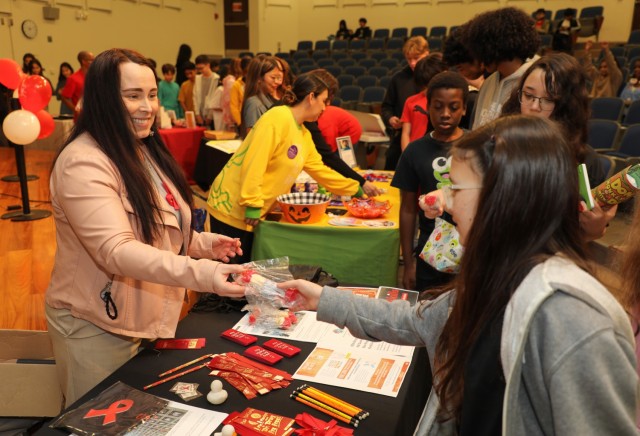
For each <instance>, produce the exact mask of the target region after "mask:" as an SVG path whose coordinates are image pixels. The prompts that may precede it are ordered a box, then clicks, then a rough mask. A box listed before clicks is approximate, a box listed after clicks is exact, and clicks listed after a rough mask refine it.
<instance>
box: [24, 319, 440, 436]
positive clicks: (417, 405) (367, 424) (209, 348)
mask: <svg viewBox="0 0 640 436" xmlns="http://www.w3.org/2000/svg"><path fill="white" fill-rule="evenodd" d="M240 317H241V314H240V313H238V312H232V313H227V314H221V313H213V312H211V313H190V314H189V315H188V316H187V317H186V318H185V319H184V320H183V321H181V322H180V324H179V325H178V330H177V333H176V337H177V338H197V337H205V338H206V339H207V344H206V346H205V348H203V349H200V350H164V351H162V352H158V351H155V350H153V349H152V346H153V345H152V344H149V347H147V348H145V349H144V350H142V351H141V352H140V353H139V354H138V355H137V356H136V357H134V358H133V359H131V360H130V361H129V362H127V363H126V364H124V365H123V366H122V367H121V368H120V369H118V370H117V371H116V372H115V373H114V374H112V375H111V376H109V377H108V378H106V379H105V380H104V381H102V382H101V383H100V384H99V385H98V386H96V387H95V388H94V389H93V390H91V391H90V392H89V393H87V394H86V395H85V396H84V397H83V398H81V399H80V400H78V402H77V403H76V405H80V404H82V403H84V402H86V401H87V400H89V399H91V398H93V397H95V396H97V395H98V394H99V393H100V392H102V391H103V390H105V389H106V388H108V387H109V386H111V385H112V384H113V383H115V382H116V381H118V380H120V381H122V382H124V383H126V384H128V385H130V386H132V387H135V388H138V389H142V387H143V386H146V385H148V384H150V383H152V382H154V381H156V380H158V377H157V376H158V374H160V373H162V372H164V371H166V370H168V369H171V368H174V367H176V366H178V365H180V364H182V363H185V362H188V361H190V360H193V359H195V358H197V357H200V356H202V355H204V354H207V353H223V352H228V351H235V352H237V353H242V352H243V351H244V349H245V347H243V346H241V345H238V344H235V343H233V342H229V341H227V340H225V339H222V338H220V333H221V332H223V331H224V330H226V329H228V328H230V327H232V326H233V325H234V324H235V323H236V322H237V321H238V320H239V319H240ZM268 339H269V338H265V337H258V342H257V343H256V345H261V344H262V343H264V342H265V341H266V340H268ZM291 343H292V344H293V345H295V346H297V347H299V348H301V349H302V351H301V352H300V354H298V355H297V356H295V357H293V358H291V359H288V358H286V357H285V358H284V359H283V360H281V361H280V362H279V363H278V364H277V365H276V366H275V368H278V369H281V370H285V371H288V372H289V373H291V374H293V373H294V372H295V370H296V369H297V368H298V367H299V366H300V365H301V364H302V362H303V361H304V359H305V358H306V357H307V356H308V355H309V353H310V352H311V351H312V350H313V348H314V347H315V344H312V343H308V342H296V341H291ZM428 365H429V364H428V360H427V358H426V352H425V349H424V348H420V349H416V352H415V353H414V356H413V361H412V363H411V367H410V368H409V371H408V373H407V378H406V379H405V382H404V383H403V385H402V388H401V390H400V392H399V394H398V396H397V397H396V398H391V397H387V396H383V395H376V394H371V393H367V392H361V391H355V390H351V389H346V388H339V387H335V386H328V385H321V384H314V386H317V387H318V388H319V389H321V390H323V391H326V392H328V393H330V394H332V395H335V396H337V397H339V398H342V399H344V400H345V401H347V402H349V403H351V404H355V405H356V406H359V407H361V408H363V409H365V410H368V411H369V412H370V413H371V415H370V416H369V417H368V418H367V419H365V420H364V421H362V422H361V424H360V427H358V428H357V429H356V430H355V435H363V436H364V435H366V436H370V435H371V436H375V435H380V436H398V435H411V434H413V430H414V429H415V427H416V425H417V422H418V419H419V417H420V415H421V413H422V409H423V408H424V404H425V402H426V399H427V396H428V392H429V387H430V384H431V372H430V371H429V367H428ZM208 374H209V371H208V370H207V369H206V368H205V369H201V370H198V371H195V372H192V373H190V374H187V375H185V376H183V377H179V378H178V379H175V380H171V381H169V382H167V383H164V384H161V385H159V386H156V387H153V388H151V389H148V390H147V391H146V392H149V393H151V394H154V395H157V396H159V397H163V398H166V399H169V400H172V401H176V402H184V401H183V400H182V399H181V398H180V397H179V396H177V395H176V394H174V393H173V392H169V389H171V387H172V386H173V385H174V384H175V383H176V382H178V381H182V382H187V383H200V386H199V389H198V390H199V391H200V392H202V393H203V396H202V397H199V398H196V399H194V400H192V401H190V402H188V403H187V404H189V405H191V406H195V407H202V408H205V409H212V410H216V411H220V412H225V413H230V412H233V411H242V410H244V409H245V408H246V407H253V408H255V409H259V410H264V411H267V412H271V413H276V414H280V415H284V416H288V417H291V418H295V416H296V415H297V414H298V413H302V412H307V413H310V414H312V415H313V416H315V417H317V418H320V419H322V420H324V421H329V420H330V419H331V417H329V416H328V415H325V414H323V413H320V412H317V411H316V410H314V409H312V408H310V407H308V406H305V405H303V404H301V403H298V402H296V401H294V400H292V399H290V398H289V395H290V394H291V392H293V390H294V389H295V388H297V387H298V386H301V385H302V384H305V383H308V382H305V381H298V380H293V381H292V382H291V384H290V385H289V387H287V388H285V389H281V390H277V391H272V392H270V393H268V394H266V395H264V396H259V397H258V398H255V399H253V400H247V399H246V398H245V397H244V396H243V395H242V394H241V393H240V392H239V391H237V390H236V389H234V388H233V387H231V386H230V385H229V384H228V383H227V382H226V381H223V384H224V389H225V390H227V392H228V393H229V398H228V399H227V401H226V402H225V403H223V404H221V405H219V406H213V405H211V404H209V403H208V402H207V400H206V395H207V393H209V391H210V387H209V386H210V384H211V382H212V381H213V380H215V379H216V378H214V377H212V376H209V375H208ZM339 424H340V425H344V426H347V425H346V424H343V423H339ZM218 431H220V430H219V429H218ZM35 434H37V435H60V434H67V433H66V432H65V431H62V430H56V429H50V428H48V427H46V426H44V428H42V429H40V430H39V431H38V432H36V433H35Z"/></svg>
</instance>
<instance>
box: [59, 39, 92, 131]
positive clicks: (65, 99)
mask: <svg viewBox="0 0 640 436" xmlns="http://www.w3.org/2000/svg"><path fill="white" fill-rule="evenodd" d="M93 58H94V56H93V53H91V52H88V51H81V52H80V53H78V62H80V69H78V71H76V72H75V73H73V74H72V75H70V76H69V77H68V78H67V83H66V85H65V86H64V88H63V89H62V92H61V93H60V96H61V97H62V103H63V104H64V105H66V106H67V107H68V108H69V109H71V110H72V111H73V113H74V115H73V119H74V120H75V119H76V118H77V117H78V111H77V110H76V107H77V105H78V102H79V101H80V99H81V98H82V93H83V91H84V77H85V75H86V74H87V71H88V70H89V67H90V66H91V63H92V62H93Z"/></svg>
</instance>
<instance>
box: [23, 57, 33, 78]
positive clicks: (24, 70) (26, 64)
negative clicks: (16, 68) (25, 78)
mask: <svg viewBox="0 0 640 436" xmlns="http://www.w3.org/2000/svg"><path fill="white" fill-rule="evenodd" d="M27 58H31V59H35V58H36V57H35V56H34V54H33V53H25V54H24V55H22V72H23V73H25V74H29V62H27Z"/></svg>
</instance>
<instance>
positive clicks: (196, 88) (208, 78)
mask: <svg viewBox="0 0 640 436" xmlns="http://www.w3.org/2000/svg"><path fill="white" fill-rule="evenodd" d="M217 66H218V63H217V62H214V61H211V59H209V56H207V55H203V54H202V55H199V56H198V57H196V72H197V73H198V74H197V76H196V81H195V83H194V84H193V106H194V112H195V115H196V122H197V123H198V125H200V126H205V127H209V128H211V127H212V124H213V111H214V107H215V99H214V94H215V91H216V89H217V88H218V82H219V81H220V76H218V75H217V74H216V73H215V72H214V71H213V68H214V67H217Z"/></svg>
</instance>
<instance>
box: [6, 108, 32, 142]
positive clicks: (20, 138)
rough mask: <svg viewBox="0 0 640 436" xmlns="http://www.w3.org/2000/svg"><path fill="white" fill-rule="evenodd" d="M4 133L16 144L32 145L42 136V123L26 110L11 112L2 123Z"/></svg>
mask: <svg viewBox="0 0 640 436" xmlns="http://www.w3.org/2000/svg"><path fill="white" fill-rule="evenodd" d="M2 131H3V132H4V135H5V136H6V137H7V139H8V140H9V141H11V142H13V143H14V144H19V145H27V144H31V143H32V142H33V141H35V140H36V139H37V138H38V135H39V134H40V122H39V121H38V118H37V117H36V116H35V114H33V113H32V112H29V111H26V110H24V109H20V110H15V111H13V112H11V113H10V114H9V115H7V117H6V118H5V119H4V122H3V123H2Z"/></svg>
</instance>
